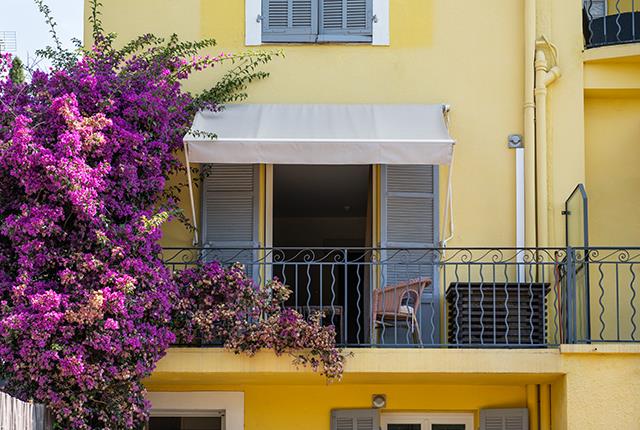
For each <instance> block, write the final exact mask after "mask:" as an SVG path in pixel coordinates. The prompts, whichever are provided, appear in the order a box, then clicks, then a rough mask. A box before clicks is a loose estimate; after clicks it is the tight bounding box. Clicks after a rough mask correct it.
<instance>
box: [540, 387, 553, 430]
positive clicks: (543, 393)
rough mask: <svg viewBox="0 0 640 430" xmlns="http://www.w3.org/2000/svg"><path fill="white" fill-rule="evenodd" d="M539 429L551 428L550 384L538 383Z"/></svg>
mask: <svg viewBox="0 0 640 430" xmlns="http://www.w3.org/2000/svg"><path fill="white" fill-rule="evenodd" d="M540 430H551V385H549V384H540Z"/></svg>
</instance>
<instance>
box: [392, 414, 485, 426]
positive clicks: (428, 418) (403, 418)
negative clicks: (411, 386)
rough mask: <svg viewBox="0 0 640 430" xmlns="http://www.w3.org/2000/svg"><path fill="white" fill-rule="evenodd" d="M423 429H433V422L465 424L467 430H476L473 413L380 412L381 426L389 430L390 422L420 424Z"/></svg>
mask: <svg viewBox="0 0 640 430" xmlns="http://www.w3.org/2000/svg"><path fill="white" fill-rule="evenodd" d="M418 423H420V424H421V425H422V430H431V426H432V425H433V424H464V426H465V430H474V429H475V428H474V425H473V413H470V412H469V413H467V412H465V413H459V412H456V413H432V412H422V413H417V412H416V413H404V412H402V413H396V412H387V413H385V412H383V413H381V414H380V426H381V428H382V430H387V425H388V424H418Z"/></svg>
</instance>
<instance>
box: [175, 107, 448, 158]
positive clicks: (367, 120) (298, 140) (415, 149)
mask: <svg viewBox="0 0 640 430" xmlns="http://www.w3.org/2000/svg"><path fill="white" fill-rule="evenodd" d="M444 115H445V108H444V106H443V105H417V104H413V105H366V104H360V105H347V104H342V105H340V104H238V105H227V106H226V107H225V108H224V110H222V111H221V112H211V111H202V112H199V113H198V114H197V115H196V118H195V120H194V122H193V126H192V130H193V131H192V132H191V133H189V134H188V135H187V136H185V138H184V141H185V146H186V147H187V149H188V157H189V161H190V162H192V163H267V164H449V163H450V162H451V156H452V153H453V144H454V140H453V139H452V138H451V136H449V132H448V130H447V126H446V123H445V117H444ZM194 131H195V132H200V133H194ZM201 132H206V133H213V134H215V135H216V136H217V138H216V139H211V138H210V137H203V135H202V133H201Z"/></svg>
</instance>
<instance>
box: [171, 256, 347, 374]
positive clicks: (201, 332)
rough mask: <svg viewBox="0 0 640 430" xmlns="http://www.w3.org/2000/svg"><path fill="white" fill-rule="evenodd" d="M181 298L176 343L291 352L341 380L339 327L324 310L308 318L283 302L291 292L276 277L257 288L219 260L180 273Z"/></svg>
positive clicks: (301, 361) (301, 362)
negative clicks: (326, 323) (327, 318)
mask: <svg viewBox="0 0 640 430" xmlns="http://www.w3.org/2000/svg"><path fill="white" fill-rule="evenodd" d="M176 283H177V285H178V288H177V292H178V297H177V299H176V300H175V306H174V316H173V319H172V326H173V328H174V332H175V334H176V337H177V341H178V343H182V344H194V343H199V344H211V343H219V344H222V345H224V346H225V347H226V348H228V349H231V350H233V351H235V352H236V353H245V354H248V355H253V354H255V353H256V352H258V351H260V350H262V349H271V350H273V351H274V352H275V353H276V354H278V355H281V354H285V353H288V354H291V355H293V357H294V363H296V364H299V365H303V366H309V367H311V368H312V369H313V370H315V371H319V372H320V373H321V374H323V375H325V376H326V377H327V378H328V379H329V380H332V379H340V377H341V376H342V372H343V368H344V359H345V357H344V354H343V353H342V351H341V350H340V349H338V348H336V343H335V336H336V333H335V328H334V327H333V326H323V325H322V322H321V319H322V318H321V315H320V314H315V315H313V316H312V317H311V318H310V320H309V321H307V320H305V318H303V316H302V315H300V313H298V312H297V311H295V310H294V309H291V308H285V307H284V306H283V305H284V303H285V302H286V301H287V299H288V298H289V295H290V293H291V291H290V290H289V288H287V287H286V286H285V285H283V284H282V283H281V282H279V281H278V280H274V281H272V282H271V283H269V284H268V285H267V286H266V287H263V288H257V287H256V286H255V285H254V283H253V281H252V280H251V278H250V277H249V276H247V274H246V273H245V271H244V270H243V268H242V266H240V265H234V266H232V267H230V268H224V267H222V266H220V264H219V263H217V262H212V263H208V264H203V265H201V266H198V267H195V268H192V269H187V270H184V271H182V272H179V273H177V274H176Z"/></svg>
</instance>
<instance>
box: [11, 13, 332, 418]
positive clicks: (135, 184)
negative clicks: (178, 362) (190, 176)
mask: <svg viewBox="0 0 640 430" xmlns="http://www.w3.org/2000/svg"><path fill="white" fill-rule="evenodd" d="M92 4H93V5H94V13H93V14H92V16H93V25H94V34H93V35H94V38H95V39H96V42H95V44H94V46H93V47H92V48H91V49H90V50H84V51H83V55H82V57H81V58H77V57H76V56H75V54H74V53H70V52H60V53H59V58H58V61H54V64H55V65H56V68H54V69H52V70H50V71H49V72H42V71H36V72H34V73H33V74H32V76H31V79H30V80H29V81H27V82H23V81H22V79H12V76H20V73H11V74H9V73H8V71H9V70H10V69H12V66H13V65H14V62H13V59H12V57H11V56H10V55H6V54H3V55H0V378H2V379H6V380H7V386H6V388H5V389H6V390H7V391H9V392H10V394H12V395H14V396H16V397H19V398H21V399H23V400H34V401H36V402H39V403H44V404H45V405H46V406H47V407H48V408H49V409H50V410H51V412H52V413H53V415H54V420H55V421H56V424H57V426H58V428H61V429H70V430H94V429H103V430H125V429H126V430H129V429H137V428H140V426H141V425H142V424H143V423H144V422H145V421H146V419H147V416H148V412H149V404H148V402H147V401H146V400H145V389H144V387H143V385H142V383H141V381H142V380H143V379H144V378H145V377H147V376H149V375H150V373H151V372H152V371H153V369H154V366H155V363H156V362H157V361H158V360H159V359H160V358H161V357H162V356H163V355H164V353H165V350H166V349H167V348H168V347H169V345H170V344H172V343H173V342H175V341H176V336H177V338H178V341H179V342H193V341H194V340H199V341H201V342H213V341H220V342H222V343H223V344H224V345H226V346H227V347H228V348H231V349H233V350H235V351H237V352H246V353H248V354H253V353H255V352H256V351H258V350H260V349H262V348H272V349H273V350H275V352H276V353H278V354H282V353H284V352H289V353H292V354H293V355H294V356H295V360H296V362H297V363H300V364H304V365H310V366H311V367H313V368H314V369H319V370H320V371H321V372H322V373H323V374H325V375H326V376H327V377H329V378H339V377H340V375H341V374H342V366H343V361H344V357H343V355H342V353H341V352H340V351H339V350H338V349H336V347H335V333H334V330H333V328H331V327H323V326H322V324H321V321H320V316H318V315H316V316H314V317H313V320H312V321H310V322H307V321H305V320H304V319H303V318H302V317H301V316H300V315H299V314H298V313H296V312H294V311H292V310H287V309H283V308H282V306H281V305H282V303H283V302H284V300H286V297H287V295H288V290H287V289H286V288H285V287H284V286H282V285H281V284H280V283H278V282H274V283H272V284H271V285H270V286H269V287H268V288H266V289H264V290H260V291H258V290H256V289H255V288H254V286H253V284H252V282H251V281H250V279H249V278H248V277H247V275H246V274H245V273H244V271H243V270H242V269H241V268H240V267H237V266H234V267H232V268H222V267H220V266H219V265H217V264H207V265H204V266H202V267H199V268H194V269H190V270H186V271H183V272H182V273H180V274H178V275H177V276H176V277H175V278H174V276H173V274H172V273H171V272H170V271H169V270H168V269H167V268H166V267H165V266H164V265H163V263H162V261H161V259H160V258H159V256H160V255H161V249H160V247H159V245H158V240H159V239H160V237H161V230H160V226H161V225H162V223H163V222H165V221H167V220H168V219H169V218H170V217H171V216H177V217H179V218H180V217H181V214H180V211H179V210H178V201H177V197H178V196H179V191H180V190H179V189H178V190H176V188H175V187H174V186H170V185H168V183H167V181H168V179H169V178H170V177H171V175H173V174H175V173H176V172H179V171H184V169H185V168H187V167H185V166H183V165H182V164H181V163H180V161H179V159H178V158H177V155H178V153H179V150H180V149H181V148H182V138H183V136H184V134H185V133H186V132H187V131H188V130H189V127H190V125H191V120H192V117H193V114H194V113H195V112H196V111H197V110H198V109H202V108H209V109H218V107H219V106H220V105H221V104H223V103H226V102H230V101H239V100H242V99H244V97H246V94H245V93H244V90H245V89H246V87H247V85H248V84H249V83H250V82H252V81H253V80H256V79H262V78H265V77H266V76H267V75H268V74H267V73H265V72H262V71H260V70H259V67H260V66H261V65H263V64H265V63H267V62H268V61H270V60H271V57H272V55H273V54H271V53H247V54H234V55H232V54H227V53H222V54H220V55H218V56H198V55H197V53H198V52H199V51H201V50H202V49H205V48H210V47H211V46H213V45H214V42H213V41H212V40H205V41H200V42H181V41H179V40H178V39H177V37H175V36H174V37H171V38H170V39H169V40H163V39H160V38H157V37H155V36H153V35H145V36H142V37H140V38H138V39H135V40H133V41H131V42H130V43H128V44H126V45H125V46H124V47H123V48H121V49H115V48H114V47H113V41H114V37H113V36H112V35H107V34H105V33H104V32H103V31H102V30H101V27H100V24H99V22H98V21H97V19H96V16H97V13H96V10H95V8H96V7H97V5H98V3H97V2H92ZM47 52H49V53H50V54H51V55H54V56H55V55H58V54H56V52H55V51H51V50H50V51H47ZM222 62H228V63H230V64H232V65H233V66H232V68H231V69H230V71H228V72H227V73H226V74H223V75H222V77H221V78H220V80H219V81H218V82H216V83H215V84H214V85H213V86H212V87H211V88H209V89H207V90H205V91H203V92H202V93H201V94H198V95H191V94H189V93H187V92H185V91H184V90H183V89H182V88H181V81H182V80H184V79H186V78H187V77H188V76H189V75H190V74H191V73H193V72H196V71H199V70H202V69H205V68H209V67H212V66H215V65H216V64H218V63H222ZM13 71H14V72H15V69H13ZM172 318H173V319H174V320H173V321H172ZM174 332H175V334H174Z"/></svg>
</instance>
